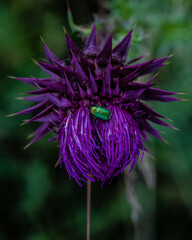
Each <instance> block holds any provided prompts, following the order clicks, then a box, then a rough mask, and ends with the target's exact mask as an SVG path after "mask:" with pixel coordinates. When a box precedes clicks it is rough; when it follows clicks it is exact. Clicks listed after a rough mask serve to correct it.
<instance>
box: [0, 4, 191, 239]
mask: <svg viewBox="0 0 192 240" xmlns="http://www.w3.org/2000/svg"><path fill="white" fill-rule="evenodd" d="M69 2H70V5H71V10H72V13H73V16H74V21H75V23H76V24H77V23H78V24H81V25H82V24H86V23H91V21H92V20H93V14H94V13H95V12H97V10H98V9H100V8H98V2H97V1H96V0H95V1H91V0H89V1H85V0H84V1H75V0H73V1H69ZM100 2H101V1H100ZM106 4H107V5H106V6H107V9H109V11H110V15H109V17H110V21H109V22H110V23H111V25H112V27H114V28H115V34H116V35H115V37H116V40H117V41H119V39H121V38H122V36H125V34H126V33H127V31H128V30H130V29H131V28H132V27H133V26H134V25H135V24H136V28H135V30H134V35H133V46H132V48H131V52H130V54H131V56H130V59H131V58H133V57H137V56H139V55H144V54H148V53H150V55H151V56H152V57H165V56H167V55H170V54H175V56H174V57H172V58H171V60H170V61H171V63H170V64H169V65H167V66H165V67H164V68H162V69H161V70H160V74H159V76H158V82H160V84H161V88H162V89H165V90H170V91H178V92H185V93H187V94H186V95H184V98H187V99H191V93H192V84H191V76H192V68H191V63H192V44H191V39H192V24H191V23H192V15H191V12H192V4H191V1H190V0H183V1H179V0H176V1H174V0H169V1H167V0H163V1H160V0H157V1H152V0H150V1H134V0H130V1H127V0H111V1H109V2H108V3H106ZM0 22H1V28H0V63H1V71H0V75H1V87H0V112H1V114H0V124H1V125H0V126H1V128H0V146H1V151H0V159H1V161H0V191H1V197H0V203H1V204H0V218H1V219H0V220H1V225H0V239H2V240H11V239H15V240H17V239H18V240H49V239H50V240H52V239H56V240H60V239H62V240H63V239H65V240H71V239H85V234H86V186H83V187H82V188H79V186H78V185H77V183H76V182H75V181H70V180H69V178H68V176H67V174H66V171H65V169H62V170H60V169H59V168H54V165H55V162H56V161H57V159H58V147H57V146H56V145H55V143H52V142H50V143H48V142H47V140H48V137H52V135H51V134H50V135H49V136H47V137H46V138H44V139H42V140H40V141H39V142H37V143H35V144H34V145H33V146H32V147H30V148H29V149H27V150H23V147H24V146H25V145H26V144H27V143H28V140H26V136H28V135H29V134H30V133H31V132H32V131H33V130H34V129H35V128H36V126H35V124H34V125H25V126H22V127H19V124H20V123H21V122H22V121H23V120H24V118H23V116H17V117H14V118H6V117H5V116H6V115H7V114H10V113H13V112H17V111H20V110H22V109H24V108H25V107H27V106H29V105H30V103H28V102H24V101H19V100H15V99H14V97H18V96H19V95H17V93H18V92H20V93H22V92H26V91H28V90H29V91H31V90H32V87H30V86H27V85H26V84H23V83H20V82H19V81H17V80H13V79H8V78H7V75H14V76H18V77H19V76H20V77H25V76H29V75H30V74H31V73H33V75H34V76H37V77H43V76H45V75H44V73H43V72H42V71H40V70H39V68H38V67H37V66H35V64H34V63H33V62H32V61H31V60H30V57H32V58H35V59H39V58H40V57H43V56H44V53H43V47H42V45H41V42H40V38H39V35H42V37H43V39H44V40H45V41H46V43H47V45H48V46H49V47H50V49H51V50H53V52H54V53H56V55H57V56H58V57H60V58H67V53H66V47H65V45H64V34H63V30H62V26H63V25H64V26H65V27H66V29H67V30H68V31H69V27H68V24H67V7H66V2H65V1H61V0H56V1H51V0H43V1H37V0H32V1H25V0H17V1H14V0H7V1H5V0H4V1H1V2H0ZM71 36H72V37H73V38H74V37H77V35H71ZM75 40H76V43H77V45H78V46H81V43H80V41H79V39H78V38H76V39H75ZM78 42H79V44H78ZM141 61H142V60H141ZM152 105H153V104H152ZM191 109H192V101H188V102H173V103H169V104H166V105H165V104H158V106H157V107H156V110H157V111H158V112H160V113H161V114H163V115H166V116H167V117H168V118H171V119H173V120H174V126H175V127H177V128H179V129H180V131H174V130H173V129H166V130H165V129H163V131H166V135H164V137H165V138H166V140H167V141H168V142H169V143H170V144H169V145H166V144H165V143H162V142H160V141H159V140H155V139H154V138H153V139H152V142H151V143H150V148H151V152H152V153H153V155H154V157H155V160H150V161H151V162H152V163H153V164H154V165H155V169H156V173H157V182H156V188H155V189H154V190H148V188H147V186H146V184H145V182H144V179H143V177H142V176H141V174H139V173H138V175H137V180H136V183H135V187H136V192H137V195H138V199H139V202H140V204H141V206H142V208H143V211H142V212H141V213H140V220H139V229H140V237H141V238H140V239H142V240H153V239H163V240H170V239H174V240H180V239H185V240H189V239H191V234H190V231H191V230H190V227H191V223H192V220H191V219H192V205H191V202H192V192H191V182H192V147H191V142H192V125H191V122H192V110H191ZM144 160H145V159H144ZM138 165H139V164H138ZM92 189H93V192H92V216H91V236H92V238H91V239H93V240H94V239H95V240H96V239H100V240H108V239H122V240H123V239H124V240H126V239H134V227H133V223H132V222H131V210H130V205H129V203H128V201H127V198H126V194H125V183H124V178H123V175H122V176H120V177H117V178H116V179H114V180H113V181H112V183H111V184H110V185H104V187H103V188H102V189H101V188H100V185H98V184H93V187H92Z"/></svg>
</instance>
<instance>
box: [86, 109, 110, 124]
mask: <svg viewBox="0 0 192 240" xmlns="http://www.w3.org/2000/svg"><path fill="white" fill-rule="evenodd" d="M90 113H91V114H92V115H93V116H95V117H96V118H99V119H101V120H105V121H106V120H109V118H110V116H111V112H110V111H109V110H108V109H106V108H104V107H100V106H92V107H91V108H90Z"/></svg>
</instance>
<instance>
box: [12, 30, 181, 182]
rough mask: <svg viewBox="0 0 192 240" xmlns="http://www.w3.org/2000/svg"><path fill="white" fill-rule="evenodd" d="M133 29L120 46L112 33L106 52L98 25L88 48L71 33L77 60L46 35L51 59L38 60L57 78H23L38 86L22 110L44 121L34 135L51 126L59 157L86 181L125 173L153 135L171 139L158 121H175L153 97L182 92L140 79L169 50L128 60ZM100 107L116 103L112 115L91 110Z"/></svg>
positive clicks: (160, 62)
mask: <svg viewBox="0 0 192 240" xmlns="http://www.w3.org/2000/svg"><path fill="white" fill-rule="evenodd" d="M132 32H133V29H132V30H131V31H130V32H129V33H128V34H127V35H126V36H125V38H124V39H123V40H122V41H121V42H120V43H119V44H118V45H117V46H115V47H114V48H113V49H112V35H109V37H108V38H107V40H106V42H105V43H104V44H103V48H102V50H101V51H98V47H97V44H96V31H95V26H94V27H93V29H92V31H91V34H90V36H89V38H88V40H87V43H86V45H85V48H84V50H82V51H81V50H80V49H78V47H77V46H76V45H75V44H74V43H73V41H72V40H71V39H70V38H69V36H68V35H67V34H66V35H65V40H66V46H67V50H68V55H69V60H70V64H69V65H66V64H65V62H64V61H62V60H60V59H58V58H57V57H56V56H55V55H54V54H53V53H52V52H51V51H50V49H49V48H48V47H47V45H46V44H45V43H44V42H43V45H44V49H45V54H46V58H47V62H39V61H37V62H36V63H37V64H38V65H39V67H40V68H42V69H43V70H44V71H45V72H47V73H48V74H49V75H50V77H49V78H43V79H39V78H16V79H18V80H20V81H23V82H25V83H27V84H30V85H34V86H36V87H37V88H38V90H35V91H31V92H28V93H27V94H28V95H29V96H27V97H23V99H25V100H28V101H32V102H35V103H36V105H35V106H33V107H30V108H28V109H26V110H23V111H21V112H18V113H15V114H13V115H18V114H34V116H33V117H32V118H31V119H29V120H28V121H26V122H32V121H35V122H40V123H41V125H40V127H39V128H38V129H37V130H36V131H35V132H34V134H33V135H34V138H33V140H32V141H31V142H30V143H29V144H28V145H27V146H29V145H31V144H32V143H34V142H35V141H37V140H39V139H40V138H42V137H43V136H44V135H46V134H47V133H49V132H50V131H52V132H54V133H55V138H53V139H51V140H58V141H59V142H60V149H59V162H60V166H61V167H62V166H63V164H64V165H65V167H66V170H67V172H68V174H69V176H70V177H72V178H74V179H75V180H76V181H77V182H78V184H79V185H81V182H82V181H87V180H88V179H89V180H90V181H95V180H98V181H100V182H101V183H102V184H103V183H104V182H106V181H111V179H112V178H113V177H114V176H116V175H118V174H119V173H122V172H123V170H124V168H125V167H127V166H128V165H130V171H131V170H132V168H133V167H134V165H135V163H136V161H137V159H138V157H139V155H140V154H141V159H142V157H143V153H144V151H147V150H146V148H145V147H144V143H143V141H144V140H145V141H147V134H151V135H153V136H155V137H157V138H160V139H161V140H163V138H162V137H161V136H160V134H159V132H158V131H157V130H156V129H154V128H153V127H152V126H151V124H150V123H151V122H153V123H156V124H159V125H163V126H167V127H172V126H170V125H169V124H167V123H165V122H164V121H163V120H162V119H165V117H163V116H162V115H160V114H158V113H156V112H155V111H154V110H153V109H151V108H150V107H148V106H147V105H146V103H145V102H147V101H162V102H171V101H177V100H179V99H178V98H174V97H171V96H170V95H173V94H176V93H174V92H168V91H164V90H160V89H157V88H154V87H153V85H154V84H152V83H151V82H152V81H153V79H154V78H155V76H156V75H155V76H154V77H152V78H151V79H150V80H149V81H148V82H147V83H138V82H134V81H135V80H136V79H137V78H138V77H139V76H143V75H146V74H149V73H152V72H154V71H156V70H157V69H158V68H160V67H161V66H163V65H164V62H165V61H166V60H167V59H168V57H165V58H161V59H153V60H151V61H148V62H144V63H139V64H133V62H135V61H137V60H139V59H140V58H142V56H141V57H137V58H135V59H133V60H131V61H129V62H127V63H126V58H127V54H128V51H129V47H130V43H131V36H132ZM92 106H100V107H102V108H105V109H108V110H109V111H110V112H111V116H110V118H109V119H108V120H107V121H104V120H102V119H99V118H97V117H95V116H94V115H92V114H91V113H90V108H91V107H92Z"/></svg>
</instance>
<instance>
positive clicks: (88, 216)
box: [87, 180, 91, 240]
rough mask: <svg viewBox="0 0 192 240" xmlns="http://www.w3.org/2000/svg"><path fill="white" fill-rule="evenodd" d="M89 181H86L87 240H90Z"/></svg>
mask: <svg viewBox="0 0 192 240" xmlns="http://www.w3.org/2000/svg"><path fill="white" fill-rule="evenodd" d="M90 216H91V181H90V180H87V240H90Z"/></svg>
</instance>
